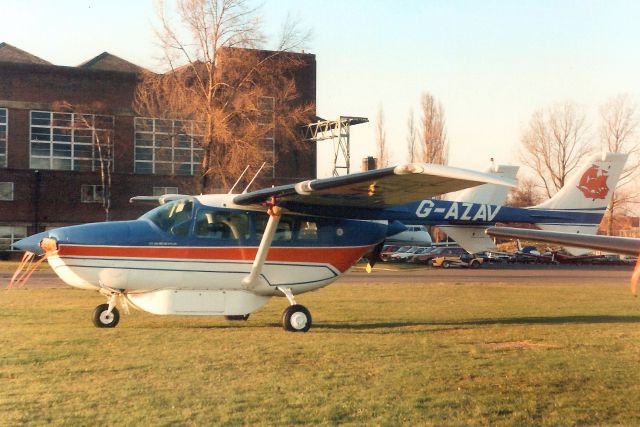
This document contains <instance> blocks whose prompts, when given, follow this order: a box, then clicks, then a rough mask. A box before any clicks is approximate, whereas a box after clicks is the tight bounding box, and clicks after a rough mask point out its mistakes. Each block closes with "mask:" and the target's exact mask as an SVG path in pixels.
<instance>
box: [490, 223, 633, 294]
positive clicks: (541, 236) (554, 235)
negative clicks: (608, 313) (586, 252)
mask: <svg viewBox="0 0 640 427" xmlns="http://www.w3.org/2000/svg"><path fill="white" fill-rule="evenodd" d="M486 233H487V234H488V235H489V236H492V237H502V238H512V239H524V240H534V241H538V242H544V243H557V244H560V245H570V246H573V247H579V248H586V249H595V250H601V251H608V252H614V253H617V254H622V255H633V256H638V261H637V262H636V266H635V269H634V271H633V275H632V276H631V293H632V294H633V296H638V294H637V287H638V280H639V279H640V239H637V238H632V237H616V236H598V235H593V234H591V235H589V234H580V233H563V232H558V231H544V230H530V229H525V228H513V227H490V228H488V229H487V231H486Z"/></svg>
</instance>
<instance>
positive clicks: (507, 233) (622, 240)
mask: <svg viewBox="0 0 640 427" xmlns="http://www.w3.org/2000/svg"><path fill="white" fill-rule="evenodd" d="M487 234H488V235H490V236H493V237H507V238H512V239H527V240H535V241H538V242H547V243H557V244H559V245H571V246H576V247H580V248H588V249H593V250H601V251H609V252H615V253H618V254H625V255H633V256H637V255H638V254H640V239H633V238H630V237H612V236H596V235H592V234H573V233H560V232H557V231H542V230H529V229H523V228H510V227H491V228H489V229H488V230H487Z"/></svg>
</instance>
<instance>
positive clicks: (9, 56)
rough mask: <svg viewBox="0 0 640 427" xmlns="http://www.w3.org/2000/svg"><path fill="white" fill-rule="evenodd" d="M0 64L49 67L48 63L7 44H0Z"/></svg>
mask: <svg viewBox="0 0 640 427" xmlns="http://www.w3.org/2000/svg"><path fill="white" fill-rule="evenodd" d="M0 62H17V63H20V64H44V65H51V63H50V62H49V61H45V60H44V59H42V58H38V57H37V56H35V55H32V54H30V53H29V52H25V51H24V50H21V49H18V48H17V47H15V46H11V45H10V44H9V43H5V42H2V43H0Z"/></svg>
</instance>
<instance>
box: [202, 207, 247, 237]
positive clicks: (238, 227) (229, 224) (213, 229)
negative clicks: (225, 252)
mask: <svg viewBox="0 0 640 427" xmlns="http://www.w3.org/2000/svg"><path fill="white" fill-rule="evenodd" d="M196 236H197V237H200V238H206V239H224V240H228V239H231V240H240V239H246V238H249V236H250V230H249V215H248V214H246V213H232V212H225V211H211V210H205V209H201V210H199V211H198V216H197V218H196Z"/></svg>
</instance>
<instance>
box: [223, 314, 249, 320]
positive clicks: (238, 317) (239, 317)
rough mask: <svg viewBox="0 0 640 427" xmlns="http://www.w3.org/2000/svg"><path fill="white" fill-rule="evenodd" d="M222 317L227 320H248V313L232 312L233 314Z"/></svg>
mask: <svg viewBox="0 0 640 427" xmlns="http://www.w3.org/2000/svg"><path fill="white" fill-rule="evenodd" d="M224 318H225V319H227V320H249V315H248V314H234V315H228V316H224Z"/></svg>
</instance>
